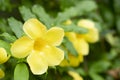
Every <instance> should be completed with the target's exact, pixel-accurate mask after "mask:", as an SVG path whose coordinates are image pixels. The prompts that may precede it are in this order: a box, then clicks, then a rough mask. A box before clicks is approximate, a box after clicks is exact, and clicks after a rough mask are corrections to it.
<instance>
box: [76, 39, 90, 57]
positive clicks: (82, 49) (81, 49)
mask: <svg viewBox="0 0 120 80" xmlns="http://www.w3.org/2000/svg"><path fill="white" fill-rule="evenodd" d="M74 46H75V49H76V50H77V52H78V53H79V54H82V55H88V53H89V44H88V43H87V42H86V41H85V40H84V39H82V38H78V43H77V44H74Z"/></svg>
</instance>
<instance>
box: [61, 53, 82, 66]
mask: <svg viewBox="0 0 120 80" xmlns="http://www.w3.org/2000/svg"><path fill="white" fill-rule="evenodd" d="M68 57H69V60H66V59H64V60H63V61H62V62H61V64H60V66H62V67H65V66H72V67H76V66H78V65H79V64H80V63H81V62H83V56H82V55H80V54H79V55H78V56H74V55H72V54H68Z"/></svg>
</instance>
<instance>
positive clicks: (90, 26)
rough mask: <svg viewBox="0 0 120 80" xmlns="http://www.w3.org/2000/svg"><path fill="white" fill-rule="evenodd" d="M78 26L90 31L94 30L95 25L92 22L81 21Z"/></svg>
mask: <svg viewBox="0 0 120 80" xmlns="http://www.w3.org/2000/svg"><path fill="white" fill-rule="evenodd" d="M78 26H80V27H84V28H87V29H90V28H94V27H95V24H94V22H93V21H91V20H88V19H81V20H79V21H78Z"/></svg>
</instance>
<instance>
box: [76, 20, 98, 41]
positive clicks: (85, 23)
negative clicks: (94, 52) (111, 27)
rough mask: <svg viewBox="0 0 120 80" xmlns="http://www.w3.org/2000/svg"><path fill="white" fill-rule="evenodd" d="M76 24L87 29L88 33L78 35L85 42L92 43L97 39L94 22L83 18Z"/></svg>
mask: <svg viewBox="0 0 120 80" xmlns="http://www.w3.org/2000/svg"><path fill="white" fill-rule="evenodd" d="M78 26H80V27H84V28H86V29H88V33H86V34H81V35H80V37H81V36H82V37H83V38H84V39H85V40H86V41H87V42H90V43H94V42H97V41H98V40H99V31H98V29H97V28H95V24H94V22H92V21H90V20H85V19H83V20H80V21H79V22H78Z"/></svg>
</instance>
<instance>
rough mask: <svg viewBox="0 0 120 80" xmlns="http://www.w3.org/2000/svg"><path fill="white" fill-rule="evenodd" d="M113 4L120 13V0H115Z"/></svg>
mask: <svg viewBox="0 0 120 80" xmlns="http://www.w3.org/2000/svg"><path fill="white" fill-rule="evenodd" d="M113 1H114V2H113V5H114V9H115V12H116V13H118V14H119V13H120V0H113Z"/></svg>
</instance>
